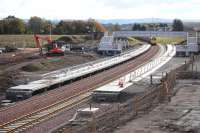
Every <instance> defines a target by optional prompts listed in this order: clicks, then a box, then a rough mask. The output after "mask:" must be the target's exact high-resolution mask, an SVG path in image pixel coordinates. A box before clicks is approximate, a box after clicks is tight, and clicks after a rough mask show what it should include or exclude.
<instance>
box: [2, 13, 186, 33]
mask: <svg viewBox="0 0 200 133" xmlns="http://www.w3.org/2000/svg"><path fill="white" fill-rule="evenodd" d="M157 27H161V28H162V27H168V25H167V24H164V23H160V24H134V25H133V27H132V30H134V31H145V30H148V29H153V28H157ZM106 28H107V29H108V30H109V31H118V30H120V29H121V27H120V25H119V24H114V25H113V24H112V25H108V26H107V27H106ZM172 30H173V31H183V30H184V26H183V22H182V21H181V20H179V19H175V20H174V21H173V24H172ZM98 31H99V29H98V28H97V27H96V25H95V23H94V20H92V19H89V20H88V21H81V20H73V21H64V20H61V21H59V22H58V23H56V24H55V23H52V22H51V21H49V20H46V19H42V18H40V17H37V16H34V17H31V18H30V19H29V20H28V21H24V20H22V19H20V18H17V17H15V16H8V17H6V18H4V19H2V20H0V34H49V33H50V32H51V33H52V34H89V33H92V32H98Z"/></svg>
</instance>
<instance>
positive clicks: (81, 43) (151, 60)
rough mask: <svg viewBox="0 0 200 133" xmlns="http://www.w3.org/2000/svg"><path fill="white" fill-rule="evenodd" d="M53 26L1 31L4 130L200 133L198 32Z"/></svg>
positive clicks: (0, 127) (91, 23) (0, 117)
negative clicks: (11, 31)
mask: <svg viewBox="0 0 200 133" xmlns="http://www.w3.org/2000/svg"><path fill="white" fill-rule="evenodd" d="M7 19H13V17H12V16H10V17H8V18H7ZM31 19H32V18H31ZM34 19H38V18H37V17H35V18H34ZM41 20H42V19H41ZM27 25H28V24H27ZM52 25H53V24H52ZM52 25H47V27H48V28H50V29H49V31H47V32H49V34H38V33H36V32H35V33H34V34H27V35H26V34H25V35H22V34H21V35H10V34H8V35H7V34H5V35H3V34H2V35H0V133H200V97H199V95H200V81H199V79H200V67H199V66H200V55H199V52H200V32H199V31H180V30H177V31H175V30H169V31H166V28H165V31H161V30H144V29H143V30H117V28H118V27H117V24H116V25H115V30H113V31H110V30H108V29H107V28H106V27H105V26H104V25H103V24H101V23H100V22H98V21H96V20H93V19H89V20H88V21H60V22H59V23H58V24H57V25H56V28H55V25H54V27H53V26H52ZM81 26H82V27H83V28H82V29H81V28H80V27H81ZM63 27H64V28H66V27H67V28H66V29H67V30H66V29H64V28H63ZM71 27H73V28H71ZM77 27H78V28H79V29H78V28H77ZM48 28H47V29H48ZM51 28H54V30H52V29H51ZM70 28H71V29H70ZM76 28H77V29H78V30H77V29H76ZM112 28H113V27H112ZM35 29H36V28H35ZM74 29H76V30H74ZM52 31H53V33H58V32H61V31H62V32H64V33H63V34H55V35H54V34H52ZM69 31H71V32H69ZM26 32H29V33H30V32H31V30H30V29H28V30H27V31H26ZM62 32H61V33H62ZM41 33H45V31H44V30H43V31H42V32H41ZM75 33H76V34H75ZM78 33H79V34H78ZM170 39H171V40H170ZM163 40H165V41H166V40H167V43H164V41H163Z"/></svg>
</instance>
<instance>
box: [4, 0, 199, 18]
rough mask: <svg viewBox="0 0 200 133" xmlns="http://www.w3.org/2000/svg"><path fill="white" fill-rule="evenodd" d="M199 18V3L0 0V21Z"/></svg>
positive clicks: (168, 0) (192, 0)
mask: <svg viewBox="0 0 200 133" xmlns="http://www.w3.org/2000/svg"><path fill="white" fill-rule="evenodd" d="M8 15H14V16H16V17H19V18H23V19H29V18H30V17H31V16H39V17H42V18H45V19H89V18H93V19H140V18H165V19H174V18H179V19H189V20H196V19H200V0H0V18H5V17H7V16H8Z"/></svg>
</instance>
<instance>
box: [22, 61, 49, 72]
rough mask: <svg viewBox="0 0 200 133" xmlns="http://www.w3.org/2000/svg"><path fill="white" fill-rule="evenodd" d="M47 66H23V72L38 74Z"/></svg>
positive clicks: (40, 64)
mask: <svg viewBox="0 0 200 133" xmlns="http://www.w3.org/2000/svg"><path fill="white" fill-rule="evenodd" d="M44 68H45V66H44V65H43V64H42V63H31V64H28V65H26V66H23V67H22V68H21V70H23V71H26V72H36V71H40V70H42V69H44Z"/></svg>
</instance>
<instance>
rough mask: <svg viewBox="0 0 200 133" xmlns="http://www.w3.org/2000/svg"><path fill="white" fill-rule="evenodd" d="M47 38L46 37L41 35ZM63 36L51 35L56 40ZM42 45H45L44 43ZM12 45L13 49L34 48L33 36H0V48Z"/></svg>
mask: <svg viewBox="0 0 200 133" xmlns="http://www.w3.org/2000/svg"><path fill="white" fill-rule="evenodd" d="M41 36H47V35H41ZM61 36H63V35H52V39H53V40H55V39H58V38H59V37H61ZM44 43H46V42H45V41H44ZM7 45H12V46H15V47H29V48H33V47H35V40H34V37H33V35H0V47H5V46H7Z"/></svg>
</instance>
